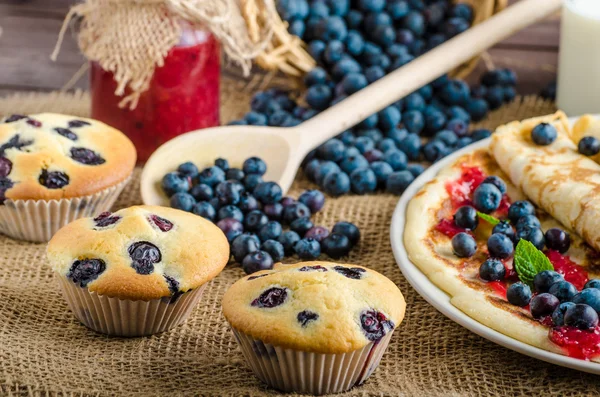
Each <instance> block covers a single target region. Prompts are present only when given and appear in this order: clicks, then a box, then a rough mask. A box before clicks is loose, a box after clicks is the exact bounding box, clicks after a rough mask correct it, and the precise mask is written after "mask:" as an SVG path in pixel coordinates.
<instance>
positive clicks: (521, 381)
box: [0, 78, 600, 397]
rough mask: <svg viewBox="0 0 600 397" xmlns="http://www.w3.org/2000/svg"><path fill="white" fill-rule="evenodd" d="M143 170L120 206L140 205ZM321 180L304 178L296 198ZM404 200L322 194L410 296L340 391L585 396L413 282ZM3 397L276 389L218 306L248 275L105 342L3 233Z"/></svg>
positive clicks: (531, 110)
mask: <svg viewBox="0 0 600 397" xmlns="http://www.w3.org/2000/svg"><path fill="white" fill-rule="evenodd" d="M222 90H223V91H222V94H221V95H222V97H223V101H222V103H223V109H222V114H223V116H224V121H227V120H231V119H233V118H236V117H240V116H241V115H242V114H243V113H244V112H245V111H247V108H246V106H247V104H248V103H249V97H250V94H251V93H249V92H247V91H245V90H244V86H243V84H242V83H241V82H234V81H232V80H230V79H228V78H223V84H222ZM88 109H89V96H88V95H87V94H85V93H79V94H75V95H73V94H26V95H23V94H22V95H18V96H12V97H8V98H3V99H0V117H1V116H3V115H6V114H11V113H17V112H18V113H25V114H27V113H37V112H42V111H49V112H63V113H68V114H74V115H78V116H86V115H87V113H88ZM554 110H555V109H554V106H553V105H552V104H550V103H547V102H543V101H542V100H540V99H538V98H534V97H528V98H525V99H518V100H517V101H515V102H514V103H512V104H510V105H507V106H505V107H503V108H502V109H500V110H498V111H496V112H494V113H492V114H491V116H490V118H489V119H488V120H486V121H485V122H483V123H482V124H480V126H487V127H494V126H496V125H498V124H500V123H503V122H508V121H512V120H518V119H524V118H527V117H532V116H536V115H541V114H548V113H551V112H553V111H554ZM138 178H139V169H138V170H137V172H136V174H135V178H134V180H133V181H132V182H131V183H130V184H129V185H128V187H127V188H126V189H125V191H124V193H123V194H122V195H121V197H120V199H119V200H118V202H117V203H116V204H115V209H117V208H122V207H125V206H129V205H132V204H139V203H140V201H141V199H140V196H139V185H138V183H139V179H138ZM308 187H311V188H314V185H312V184H311V183H309V182H308V181H306V180H305V179H304V178H302V176H298V178H297V180H296V182H295V183H294V185H293V187H292V189H291V191H290V194H291V195H292V196H294V197H295V196H296V195H297V194H298V193H299V192H301V191H302V189H305V188H308ZM397 200H398V198H397V197H394V196H390V195H385V194H378V195H368V196H354V195H348V196H344V197H340V198H337V199H332V198H327V203H326V205H325V208H324V211H322V212H321V213H319V214H318V215H317V216H316V219H315V222H316V224H320V225H324V226H327V227H331V226H332V225H333V224H334V223H335V222H336V221H338V220H341V219H345V220H349V221H351V222H355V223H356V224H357V225H358V226H359V227H360V228H361V232H362V235H363V240H362V242H361V244H360V245H359V246H358V247H357V248H356V249H355V250H354V251H353V252H352V253H351V255H350V257H349V258H344V261H345V262H348V263H356V264H361V265H365V266H368V267H371V268H373V269H375V270H376V271H378V272H380V273H382V274H383V275H385V276H386V277H389V278H390V279H391V280H393V281H394V282H395V283H396V284H397V285H398V286H399V287H400V289H401V290H402V293H403V294H404V296H405V298H406V304H407V306H406V307H407V311H406V318H405V320H404V321H403V322H402V325H401V326H400V327H399V328H398V329H397V330H396V332H395V333H394V336H393V338H392V340H391V343H390V346H389V349H388V351H387V352H386V354H385V355H384V356H383V360H382V361H381V365H380V366H379V368H378V369H377V370H376V371H375V373H374V374H373V376H371V377H370V378H369V380H368V381H367V382H366V383H365V384H364V385H363V386H361V387H357V388H354V389H352V390H350V391H349V392H347V393H344V394H341V396H368V395H377V396H482V395H483V396H488V395H497V396H511V397H512V396H519V395H540V396H546V395H556V396H588V395H598V394H599V393H600V380H599V379H598V378H597V377H596V376H594V375H589V374H585V373H581V372H577V371H574V370H569V369H567V368H562V367H558V366H555V365H550V364H546V363H544V362H541V361H538V360H535V359H532V358H529V357H526V356H523V355H521V354H518V353H515V352H513V351H511V350H508V349H505V348H503V347H500V346H498V345H495V344H493V343H491V342H489V341H487V340H486V339H483V338H481V337H479V336H477V335H475V334H473V333H471V332H470V331H468V330H466V329H465V328H462V327H461V326H459V325H458V324H456V323H454V322H452V321H451V320H449V319H448V318H446V317H444V316H443V315H442V314H440V313H439V312H437V311H436V310H435V309H434V308H433V307H432V306H430V305H429V304H428V303H427V302H425V300H423V299H422V298H421V297H420V296H419V295H418V294H417V293H416V292H415V291H414V290H413V289H412V287H410V285H409V284H408V283H407V282H406V280H405V279H404V277H403V276H402V274H401V273H400V270H399V269H398V266H397V265H396V262H395V260H394V258H393V256H392V251H391V249H390V243H389V238H390V236H389V227H390V220H391V216H392V212H393V210H394V208H395V205H396V202H397ZM0 258H1V260H2V264H1V266H0V342H1V343H0V395H44V396H45V395H53V394H61V395H63V394H64V395H77V396H81V395H86V396H87V395H94V396H113V395H118V396H179V395H190V396H191V395H204V396H275V395H278V394H279V393H277V392H276V391H274V390H271V389H268V388H267V387H266V386H265V385H264V384H262V383H261V382H260V381H259V380H258V379H257V378H256V377H254V376H253V374H252V372H251V371H250V369H249V367H248V366H247V364H246V362H245V361H244V359H243V357H242V354H241V352H240V350H239V349H238V347H237V343H236V342H235V341H234V339H233V335H232V333H231V331H230V330H229V327H228V325H227V322H226V321H225V319H224V318H223V316H222V314H221V297H222V296H223V294H224V292H225V290H226V289H227V288H228V287H229V286H230V285H231V284H232V283H234V282H235V281H236V280H237V279H238V278H239V277H241V276H242V275H243V272H242V270H241V269H240V267H239V265H229V266H227V267H226V268H225V270H224V271H223V272H222V273H221V274H220V275H219V276H218V277H217V278H216V279H214V280H213V281H212V282H211V283H209V285H208V287H207V289H206V292H205V297H206V300H205V301H204V302H203V303H202V304H201V305H199V306H198V307H197V308H196V309H195V310H194V312H193V313H192V315H191V317H190V319H189V320H188V321H187V322H186V323H185V324H183V325H181V326H179V327H177V328H175V329H173V330H172V331H169V332H166V333H163V334H160V335H155V336H152V337H147V338H134V339H122V338H108V337H106V336H103V335H100V334H97V333H95V332H93V331H90V330H88V329H87V328H86V327H84V326H83V325H81V324H79V322H78V321H77V319H76V318H75V317H74V316H73V314H72V313H71V312H70V310H69V309H68V307H67V305H66V303H65V301H64V299H63V298H62V296H61V295H60V292H59V287H58V285H57V283H56V280H54V279H53V276H52V272H51V270H50V269H49V267H48V265H47V263H46V259H45V246H44V245H43V244H30V243H23V242H19V241H13V240H10V239H8V238H6V237H3V236H0Z"/></svg>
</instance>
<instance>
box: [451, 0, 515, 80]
mask: <svg viewBox="0 0 600 397" xmlns="http://www.w3.org/2000/svg"><path fill="white" fill-rule="evenodd" d="M454 3H467V4H470V5H471V7H473V10H474V11H475V19H474V20H473V25H477V24H479V23H481V22H483V21H485V20H486V19H488V18H490V17H491V16H492V15H494V14H496V13H498V12H500V11H502V10H503V9H505V8H506V6H507V5H508V0H455V1H454ZM480 58H481V57H480V56H476V57H475V58H473V59H471V60H470V61H468V62H466V63H464V64H462V65H460V66H459V67H457V68H456V69H454V70H453V71H452V72H451V73H450V75H451V76H452V77H456V78H465V77H467V76H468V75H469V74H470V73H471V72H472V71H473V69H475V67H476V66H477V63H478V62H479V59H480Z"/></svg>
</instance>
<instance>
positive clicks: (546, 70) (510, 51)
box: [0, 0, 559, 96]
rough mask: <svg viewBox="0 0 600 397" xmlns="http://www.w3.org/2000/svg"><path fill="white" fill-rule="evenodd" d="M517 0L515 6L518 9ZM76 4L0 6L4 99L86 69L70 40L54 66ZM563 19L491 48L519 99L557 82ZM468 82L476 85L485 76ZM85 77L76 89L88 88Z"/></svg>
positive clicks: (0, 0)
mask: <svg viewBox="0 0 600 397" xmlns="http://www.w3.org/2000/svg"><path fill="white" fill-rule="evenodd" d="M516 1H518V0H511V3H514V2H516ZM74 2H75V1H74V0H0V27H2V35H1V36H0V96H4V95H7V94H10V93H13V92H18V91H31V90H37V91H50V90H57V89H60V88H61V87H63V86H64V85H65V83H67V82H68V81H69V79H70V78H71V77H72V76H73V75H74V74H75V72H76V71H77V70H79V68H80V67H81V66H82V65H83V64H84V58H83V57H82V55H81V54H80V53H79V51H78V49H77V45H76V43H75V39H74V38H73V37H72V36H69V35H67V37H66V39H65V42H64V44H63V46H62V50H61V53H60V56H59V58H58V60H57V62H52V61H51V60H50V58H49V57H50V53H51V52H52V49H53V47H54V45H55V43H56V39H57V35H58V31H59V29H60V26H61V24H62V20H63V18H64V16H65V14H66V12H67V10H68V8H69V6H70V5H71V4H72V3H74ZM558 35H559V17H558V16H555V17H553V18H550V19H548V20H546V21H544V22H541V23H538V24H536V25H534V26H531V27H529V28H528V29H526V30H524V31H522V32H520V33H518V34H516V35H514V36H513V37H511V38H509V39H507V40H505V41H504V42H502V43H500V44H498V45H497V46H495V47H494V48H492V49H491V50H490V51H489V52H488V54H489V58H488V59H489V61H491V62H492V63H493V64H494V65H496V66H499V67H511V68H513V69H515V70H516V71H517V74H518V76H519V85H518V87H517V89H518V92H519V93H520V94H532V93H538V92H539V91H540V90H541V89H542V88H543V87H544V86H545V85H546V84H548V83H549V82H551V81H553V80H555V79H556V68H557V67H556V65H557V58H558ZM478 69H479V70H476V71H475V72H474V73H473V74H472V75H471V77H470V79H471V80H473V81H476V80H477V77H478V76H479V75H480V73H478V72H481V71H482V70H484V69H485V65H484V63H483V62H481V63H480V65H479V67H478ZM87 85H88V83H87V79H86V77H83V78H82V79H81V80H80V81H79V82H78V83H77V84H76V87H78V88H86V87H87Z"/></svg>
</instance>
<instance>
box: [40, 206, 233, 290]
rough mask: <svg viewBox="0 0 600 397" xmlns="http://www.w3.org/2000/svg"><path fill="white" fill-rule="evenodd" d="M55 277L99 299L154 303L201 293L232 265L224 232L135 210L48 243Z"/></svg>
mask: <svg viewBox="0 0 600 397" xmlns="http://www.w3.org/2000/svg"><path fill="white" fill-rule="evenodd" d="M47 254H48V259H49V262H50V265H51V266H52V268H53V269H54V271H55V272H56V273H57V274H58V275H59V276H60V277H65V278H67V279H68V280H70V281H71V282H74V283H75V284H77V285H79V286H81V287H87V288H88V289H89V290H90V291H92V292H95V293H97V294H100V295H107V296H109V297H116V298H121V299H130V300H151V299H158V298H162V297H168V296H171V295H175V294H180V293H183V292H186V291H189V290H190V289H194V288H198V287H200V286H201V285H202V284H204V283H206V282H207V281H210V280H212V279H213V278H214V277H216V276H217V275H218V274H219V273H220V272H221V270H223V268H224V267H225V265H226V264H227V261H228V260H229V244H228V243H227V239H226V238H225V235H224V234H223V232H221V230H220V229H219V228H218V227H217V226H215V225H214V224H212V223H211V222H209V221H207V220H205V219H204V218H202V217H200V216H197V215H193V214H190V213H187V212H184V211H180V210H176V209H172V208H166V207H155V206H136V207H130V208H125V209H122V210H120V211H117V212H114V213H103V214H101V215H100V216H98V217H96V218H82V219H79V220H76V221H75V222H73V223H70V224H68V225H67V226H65V227H64V228H62V229H61V230H59V231H58V233H56V234H55V235H54V237H53V238H52V240H50V242H49V243H48V249H47Z"/></svg>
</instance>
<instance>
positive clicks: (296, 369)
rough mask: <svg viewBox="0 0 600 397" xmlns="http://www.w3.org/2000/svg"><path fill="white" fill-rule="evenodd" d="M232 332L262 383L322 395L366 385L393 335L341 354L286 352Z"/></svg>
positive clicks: (282, 388)
mask: <svg viewBox="0 0 600 397" xmlns="http://www.w3.org/2000/svg"><path fill="white" fill-rule="evenodd" d="M233 333H234V335H235V338H236V339H237V341H238V343H239V345H240V347H241V349H242V353H243V354H244V357H245V358H246V360H247V361H248V364H249V365H250V368H252V371H253V372H254V374H255V375H256V376H257V377H258V378H259V379H260V380H262V381H263V382H265V383H266V384H268V385H269V386H271V387H273V388H275V389H278V390H281V391H284V392H296V393H308V394H314V395H322V394H329V393H340V392H343V391H346V390H349V389H351V388H352V387H354V386H357V385H360V384H362V383H364V382H365V381H366V380H367V378H368V377H369V376H371V374H372V373H373V371H375V369H376V368H377V366H378V365H379V362H380V361H381V357H382V356H383V353H384V352H385V350H386V349H387V346H388V344H389V342H390V339H391V337H392V333H393V332H391V333H389V334H387V335H386V336H384V337H383V338H382V339H381V340H379V341H378V342H372V343H369V344H368V345H366V346H365V347H363V348H362V349H358V350H354V351H351V352H349V353H339V354H323V353H311V352H305V351H300V350H294V349H286V348H282V347H280V346H274V345H271V344H268V343H264V342H262V341H261V340H257V339H254V338H253V337H251V336H250V335H247V334H245V333H242V332H240V331H238V330H236V329H233Z"/></svg>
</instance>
